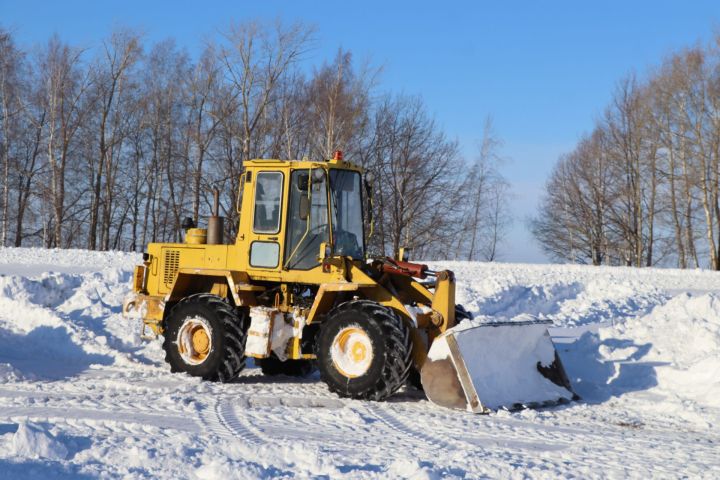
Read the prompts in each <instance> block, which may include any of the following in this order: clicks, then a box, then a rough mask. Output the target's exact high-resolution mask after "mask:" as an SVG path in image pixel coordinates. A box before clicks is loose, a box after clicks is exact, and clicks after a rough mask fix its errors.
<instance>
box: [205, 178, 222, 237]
mask: <svg viewBox="0 0 720 480" xmlns="http://www.w3.org/2000/svg"><path fill="white" fill-rule="evenodd" d="M224 223H225V217H221V216H220V192H219V191H218V189H217V188H215V189H213V212H212V215H211V216H210V218H209V219H208V229H207V243H208V244H209V245H220V244H222V243H223V230H224V228H223V227H224Z"/></svg>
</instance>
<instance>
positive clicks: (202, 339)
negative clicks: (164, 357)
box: [176, 317, 212, 365]
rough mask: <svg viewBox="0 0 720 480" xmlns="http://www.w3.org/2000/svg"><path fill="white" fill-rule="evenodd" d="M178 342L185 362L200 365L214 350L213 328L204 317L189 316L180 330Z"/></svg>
mask: <svg viewBox="0 0 720 480" xmlns="http://www.w3.org/2000/svg"><path fill="white" fill-rule="evenodd" d="M176 343H177V346H178V353H180V356H181V357H182V359H183V360H184V361H185V363H187V364H189V365H199V364H201V363H203V362H204V361H205V359H207V357H208V355H210V352H211V351H212V329H211V328H210V325H208V323H207V321H206V320H205V319H204V318H200V317H196V318H188V319H186V320H185V321H184V322H183V324H182V326H181V327H180V329H179V330H178V336H177V342H176Z"/></svg>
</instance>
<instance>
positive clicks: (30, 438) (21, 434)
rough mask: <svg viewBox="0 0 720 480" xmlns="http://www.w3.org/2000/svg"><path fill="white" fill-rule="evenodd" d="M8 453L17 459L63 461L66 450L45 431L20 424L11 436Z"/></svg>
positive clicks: (38, 427) (33, 425)
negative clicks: (17, 457)
mask: <svg viewBox="0 0 720 480" xmlns="http://www.w3.org/2000/svg"><path fill="white" fill-rule="evenodd" d="M10 451H11V452H12V453H13V454H14V455H17V456H19V457H27V458H47V459H50V460H65V458H66V457H67V456H68V450H67V448H66V447H65V445H64V444H63V443H62V442H60V441H59V440H58V439H57V438H55V436H53V435H52V434H51V433H50V432H48V431H47V429H45V428H43V427H42V426H40V425H35V424H33V423H28V422H21V423H20V424H19V425H18V429H17V432H15V434H14V435H13V436H12V441H11V444H10Z"/></svg>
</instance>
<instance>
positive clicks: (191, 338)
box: [163, 293, 247, 382]
mask: <svg viewBox="0 0 720 480" xmlns="http://www.w3.org/2000/svg"><path fill="white" fill-rule="evenodd" d="M246 319H247V312H246V311H245V310H236V309H234V308H233V307H232V306H231V305H230V304H228V303H227V302H226V301H225V300H223V299H222V298H220V297H217V296H215V295H211V294H207V293H200V294H196V295H191V296H189V297H186V298H184V299H182V300H180V301H179V302H178V303H177V304H176V305H175V306H174V307H173V308H172V310H170V313H169V314H168V316H167V318H166V319H165V329H164V332H163V335H164V341H163V349H164V350H165V361H166V362H168V363H169V364H170V371H171V372H186V373H187V374H189V375H192V376H193V377H202V379H203V380H210V381H214V382H229V381H231V380H233V379H234V378H236V377H237V376H238V374H239V373H240V372H241V371H242V370H243V368H245V338H246V329H245V323H246Z"/></svg>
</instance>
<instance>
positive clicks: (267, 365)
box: [255, 355, 315, 377]
mask: <svg viewBox="0 0 720 480" xmlns="http://www.w3.org/2000/svg"><path fill="white" fill-rule="evenodd" d="M255 363H257V364H259V365H260V369H261V370H262V373H263V375H268V376H271V377H274V376H276V375H287V376H288V377H307V376H308V375H310V374H311V373H313V372H314V371H315V365H314V364H313V361H312V360H285V361H284V362H283V361H281V360H280V359H279V358H277V357H276V356H275V355H272V356H270V357H268V358H263V359H259V360H256V361H255Z"/></svg>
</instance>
